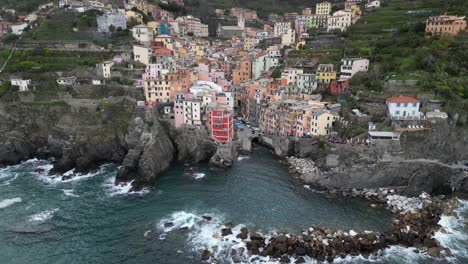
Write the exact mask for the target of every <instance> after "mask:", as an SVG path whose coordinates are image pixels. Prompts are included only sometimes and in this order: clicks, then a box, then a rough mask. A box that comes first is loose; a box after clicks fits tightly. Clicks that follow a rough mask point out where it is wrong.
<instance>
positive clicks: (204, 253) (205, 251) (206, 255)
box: [201, 250, 211, 261]
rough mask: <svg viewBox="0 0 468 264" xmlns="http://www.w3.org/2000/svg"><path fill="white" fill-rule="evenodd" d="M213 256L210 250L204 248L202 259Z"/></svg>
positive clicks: (205, 259)
mask: <svg viewBox="0 0 468 264" xmlns="http://www.w3.org/2000/svg"><path fill="white" fill-rule="evenodd" d="M210 258H211V252H210V251H209V250H203V253H202V256H201V260H202V261H207V260H209V259H210Z"/></svg>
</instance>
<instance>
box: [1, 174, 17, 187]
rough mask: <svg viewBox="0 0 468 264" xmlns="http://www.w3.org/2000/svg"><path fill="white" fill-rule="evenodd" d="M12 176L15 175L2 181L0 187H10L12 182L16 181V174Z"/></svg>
mask: <svg viewBox="0 0 468 264" xmlns="http://www.w3.org/2000/svg"><path fill="white" fill-rule="evenodd" d="M14 175H15V176H14V177H13V178H11V179H8V180H6V181H4V182H3V183H2V184H0V186H8V185H10V184H11V183H12V182H13V181H14V180H16V179H17V178H18V173H15V174H14Z"/></svg>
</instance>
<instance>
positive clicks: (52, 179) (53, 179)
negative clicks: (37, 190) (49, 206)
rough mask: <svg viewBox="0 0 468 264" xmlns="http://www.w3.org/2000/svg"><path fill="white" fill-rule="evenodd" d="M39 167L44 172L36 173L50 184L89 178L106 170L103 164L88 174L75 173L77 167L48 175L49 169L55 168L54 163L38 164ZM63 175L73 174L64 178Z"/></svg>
mask: <svg viewBox="0 0 468 264" xmlns="http://www.w3.org/2000/svg"><path fill="white" fill-rule="evenodd" d="M38 168H40V169H43V170H44V172H41V173H35V174H36V175H38V176H39V179H40V180H42V181H43V182H45V183H48V184H59V183H69V182H76V181H82V180H85V179H89V178H92V177H95V176H98V175H101V174H102V173H103V172H105V168H106V165H103V166H101V167H100V168H99V169H98V170H97V171H96V172H90V173H87V174H82V173H75V169H72V170H69V171H67V172H65V173H64V174H63V175H48V174H49V171H50V170H51V169H52V168H53V165H51V164H46V165H42V166H38ZM63 176H71V178H70V179H66V180H62V177H63Z"/></svg>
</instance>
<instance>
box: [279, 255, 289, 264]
mask: <svg viewBox="0 0 468 264" xmlns="http://www.w3.org/2000/svg"><path fill="white" fill-rule="evenodd" d="M290 262H291V260H290V259H289V257H288V256H286V255H283V256H282V257H281V259H280V263H288V264H289V263H290Z"/></svg>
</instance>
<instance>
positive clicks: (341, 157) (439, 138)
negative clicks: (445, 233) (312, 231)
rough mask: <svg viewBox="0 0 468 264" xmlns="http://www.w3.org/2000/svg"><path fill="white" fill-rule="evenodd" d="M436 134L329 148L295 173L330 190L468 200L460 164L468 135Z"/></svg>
mask: <svg viewBox="0 0 468 264" xmlns="http://www.w3.org/2000/svg"><path fill="white" fill-rule="evenodd" d="M433 129H434V130H433V132H415V133H414V132H411V133H404V134H403V135H402V138H401V141H393V140H381V141H377V142H375V144H374V145H373V146H371V147H368V146H364V145H357V146H351V145H349V144H343V145H341V144H329V145H328V146H327V148H326V149H325V150H324V151H321V152H320V155H319V157H318V158H316V159H314V161H315V163H314V165H313V166H311V165H310V164H309V163H308V162H305V163H304V162H302V164H293V168H292V170H293V173H296V172H297V171H300V172H301V173H300V174H301V175H300V176H301V178H302V179H303V180H304V181H306V182H307V183H308V184H312V185H315V186H317V187H322V188H326V189H342V190H346V189H352V188H356V189H364V188H380V187H389V188H394V189H397V190H399V191H400V192H401V193H403V194H404V195H408V196H417V195H419V194H420V193H421V192H427V193H430V194H433V195H438V194H445V195H447V194H458V195H463V196H465V195H468V173H467V172H464V171H463V168H464V165H463V164H462V163H461V162H457V161H462V160H466V159H467V157H466V155H467V153H468V150H467V146H468V145H467V144H468V142H467V140H466V137H467V136H466V133H465V132H464V130H463V128H457V127H454V126H452V125H450V124H448V123H446V122H440V123H438V124H436V125H435V126H434V128H433ZM294 163H296V162H294ZM296 165H299V166H296ZM296 167H297V168H296ZM302 167H313V168H312V169H309V170H307V169H306V170H305V171H303V170H302V169H303V168H302Z"/></svg>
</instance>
